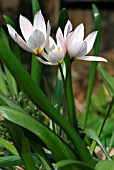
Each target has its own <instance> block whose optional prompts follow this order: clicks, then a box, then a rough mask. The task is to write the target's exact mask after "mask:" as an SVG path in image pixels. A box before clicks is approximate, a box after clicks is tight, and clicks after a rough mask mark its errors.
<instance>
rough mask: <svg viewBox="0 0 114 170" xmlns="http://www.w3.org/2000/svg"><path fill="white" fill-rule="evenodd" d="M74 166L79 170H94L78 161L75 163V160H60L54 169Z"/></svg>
mask: <svg viewBox="0 0 114 170" xmlns="http://www.w3.org/2000/svg"><path fill="white" fill-rule="evenodd" d="M73 164H76V165H77V167H78V168H80V169H81V170H94V169H93V168H92V167H91V166H90V165H88V164H85V163H83V162H80V161H75V160H69V159H68V160H62V161H60V162H57V163H56V165H55V167H57V168H61V167H64V166H67V165H73Z"/></svg>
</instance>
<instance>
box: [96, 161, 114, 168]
mask: <svg viewBox="0 0 114 170" xmlns="http://www.w3.org/2000/svg"><path fill="white" fill-rule="evenodd" d="M95 169H96V170H114V160H112V161H109V160H104V161H99V163H97V164H96V166H95Z"/></svg>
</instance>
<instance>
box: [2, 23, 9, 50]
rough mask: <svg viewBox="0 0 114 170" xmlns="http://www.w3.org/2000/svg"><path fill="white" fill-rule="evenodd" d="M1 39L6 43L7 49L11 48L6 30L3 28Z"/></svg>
mask: <svg viewBox="0 0 114 170" xmlns="http://www.w3.org/2000/svg"><path fill="white" fill-rule="evenodd" d="M0 38H1V39H2V41H3V42H4V43H5V45H6V46H7V48H9V41H8V38H7V35H6V33H5V31H4V29H3V28H2V26H0ZM3 49H4V52H5V48H3Z"/></svg>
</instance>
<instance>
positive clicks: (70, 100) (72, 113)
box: [65, 56, 78, 130]
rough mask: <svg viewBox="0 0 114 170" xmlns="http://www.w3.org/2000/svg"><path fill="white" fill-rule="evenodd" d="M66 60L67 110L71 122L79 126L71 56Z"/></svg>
mask: <svg viewBox="0 0 114 170" xmlns="http://www.w3.org/2000/svg"><path fill="white" fill-rule="evenodd" d="M65 62H66V98H67V99H66V101H67V111H68V118H69V122H70V124H71V125H72V126H73V127H74V129H76V130H77V129H78V128H77V119H76V107H75V101H74V94H73V88H72V75H71V63H72V62H71V61H70V60H69V56H66V58H65Z"/></svg>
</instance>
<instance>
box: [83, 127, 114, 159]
mask: <svg viewBox="0 0 114 170" xmlns="http://www.w3.org/2000/svg"><path fill="white" fill-rule="evenodd" d="M84 133H86V134H87V135H88V136H89V137H90V138H92V139H93V140H95V141H96V142H97V144H98V145H99V146H100V148H101V149H102V151H103V152H104V154H105V156H106V157H107V158H108V159H109V160H111V158H110V157H109V155H108V153H107V151H106V150H105V148H104V146H103V144H102V142H101V141H100V138H99V137H98V135H97V133H96V132H95V131H94V130H93V129H86V130H85V131H84Z"/></svg>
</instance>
